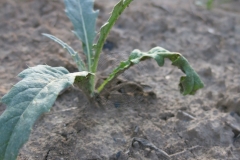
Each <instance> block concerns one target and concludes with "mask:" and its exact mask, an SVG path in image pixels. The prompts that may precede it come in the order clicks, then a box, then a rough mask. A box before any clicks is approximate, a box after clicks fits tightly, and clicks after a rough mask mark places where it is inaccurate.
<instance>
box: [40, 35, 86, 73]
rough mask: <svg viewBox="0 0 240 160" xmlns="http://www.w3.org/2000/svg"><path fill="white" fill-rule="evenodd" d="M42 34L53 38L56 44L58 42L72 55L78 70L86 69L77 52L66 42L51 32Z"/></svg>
mask: <svg viewBox="0 0 240 160" xmlns="http://www.w3.org/2000/svg"><path fill="white" fill-rule="evenodd" d="M42 35H44V36H46V37H48V38H50V39H52V40H54V41H55V42H57V43H58V44H60V45H61V46H62V47H63V48H64V49H66V50H67V51H68V53H69V54H70V55H71V56H72V58H73V60H74V61H75V63H76V64H77V66H78V70H79V71H86V66H85V63H84V62H83V61H82V59H81V58H80V56H79V54H78V53H77V52H76V51H75V50H74V49H72V47H70V46H69V45H68V44H66V43H64V42H63V41H62V40H60V39H59V38H57V37H55V36H53V35H51V34H46V33H43V34H42Z"/></svg>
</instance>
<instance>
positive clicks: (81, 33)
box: [64, 0, 98, 71]
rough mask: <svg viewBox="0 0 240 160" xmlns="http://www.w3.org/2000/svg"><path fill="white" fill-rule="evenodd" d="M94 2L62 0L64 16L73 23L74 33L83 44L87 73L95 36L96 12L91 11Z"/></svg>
mask: <svg viewBox="0 0 240 160" xmlns="http://www.w3.org/2000/svg"><path fill="white" fill-rule="evenodd" d="M93 2H94V0H64V3H65V6H66V10H65V11H66V14H67V16H68V17H69V19H70V20H71V22H72V23H73V26H74V31H73V32H74V33H75V34H76V36H77V37H78V38H79V39H80V40H81V41H82V43H83V50H84V53H85V54H86V55H87V58H88V65H89V71H91V67H92V65H91V61H92V58H93V53H92V46H93V41H94V39H95V36H96V31H95V28H96V19H97V16H98V11H94V10H93Z"/></svg>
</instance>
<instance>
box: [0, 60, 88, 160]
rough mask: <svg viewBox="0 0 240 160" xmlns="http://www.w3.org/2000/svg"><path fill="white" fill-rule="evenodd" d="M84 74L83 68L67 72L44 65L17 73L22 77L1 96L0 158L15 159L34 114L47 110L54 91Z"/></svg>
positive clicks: (32, 122) (65, 86) (84, 75)
mask: <svg viewBox="0 0 240 160" xmlns="http://www.w3.org/2000/svg"><path fill="white" fill-rule="evenodd" d="M88 75H89V73H88V72H86V71H83V72H77V73H69V72H68V71H67V70H66V69H65V68H63V67H50V66H47V65H39V66H36V67H32V68H28V69H26V70H24V71H23V72H21V73H20V74H19V77H20V78H23V80H21V81H20V82H18V83H17V84H16V85H14V86H13V88H12V89H11V90H10V91H9V93H8V94H6V95H5V96H4V97H2V99H1V101H2V103H5V104H6V105H7V108H6V110H5V111H4V112H3V114H2V115H1V116H0V137H1V138H0V160H15V159H16V157H17V155H18V151H19V149H20V148H21V146H22V145H23V144H24V143H25V142H26V141H27V140H28V137H29V134H30V131H31V128H32V126H33V124H34V122H35V121H36V120H37V119H38V117H39V116H40V115H42V114H43V113H45V112H48V111H49V110H50V108H51V107H52V105H53V103H54V102H55V100H56V98H57V96H58V94H59V93H60V92H61V91H62V90H63V89H65V88H67V87H69V86H71V85H72V84H73V83H74V81H75V78H76V77H87V76H88Z"/></svg>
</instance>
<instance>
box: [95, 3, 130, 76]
mask: <svg viewBox="0 0 240 160" xmlns="http://www.w3.org/2000/svg"><path fill="white" fill-rule="evenodd" d="M132 1H133V0H120V1H119V2H118V3H117V4H116V5H115V6H114V8H113V11H112V14H111V15H110V17H109V19H108V21H107V22H106V23H105V24H104V25H103V26H102V27H101V29H100V35H99V39H98V41H97V44H96V45H95V46H94V49H95V50H96V53H95V57H94V60H95V62H94V66H93V70H92V71H93V72H95V71H96V70H97V65H98V59H99V56H100V53H101V52H102V48H103V45H104V43H105V41H106V39H107V36H108V34H109V32H110V30H111V29H112V27H113V25H114V24H115V22H116V21H117V19H118V18H119V16H120V15H121V14H122V12H123V11H124V10H125V9H126V8H127V7H128V5H129V4H130V3H131V2H132Z"/></svg>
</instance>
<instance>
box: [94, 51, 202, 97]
mask: <svg viewBox="0 0 240 160" xmlns="http://www.w3.org/2000/svg"><path fill="white" fill-rule="evenodd" d="M149 58H153V59H155V60H156V62H157V63H158V65H159V66H163V65H164V59H165V58H168V59H170V60H171V61H172V65H174V66H177V67H178V68H179V69H181V70H182V72H183V73H185V74H186V76H183V77H181V78H180V82H179V88H180V92H181V93H182V94H183V95H187V94H189V95H193V94H194V93H195V92H196V91H197V90H198V89H200V88H203V86H204V84H203V82H202V81H201V79H200V77H199V76H198V74H197V73H196V72H195V71H194V69H193V68H192V67H191V66H190V64H189V63H188V61H187V59H186V58H184V57H183V56H182V55H181V54H180V53H174V52H169V51H167V50H165V49H163V48H161V47H155V48H153V49H151V50H150V51H149V52H141V51H140V50H134V51H133V52H132V53H131V54H130V56H129V59H128V60H127V61H123V62H121V63H120V65H119V66H118V67H117V68H115V69H114V70H113V72H112V73H111V74H110V75H109V77H108V78H107V79H106V80H105V81H104V82H103V84H102V85H101V86H100V87H99V88H98V92H101V91H102V89H103V88H104V87H105V85H107V84H109V83H111V81H112V80H113V79H114V78H116V77H117V76H118V75H119V74H121V73H123V72H124V71H125V70H127V69H128V68H129V67H131V66H133V65H134V64H137V63H139V62H140V61H142V60H146V59H149Z"/></svg>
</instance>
